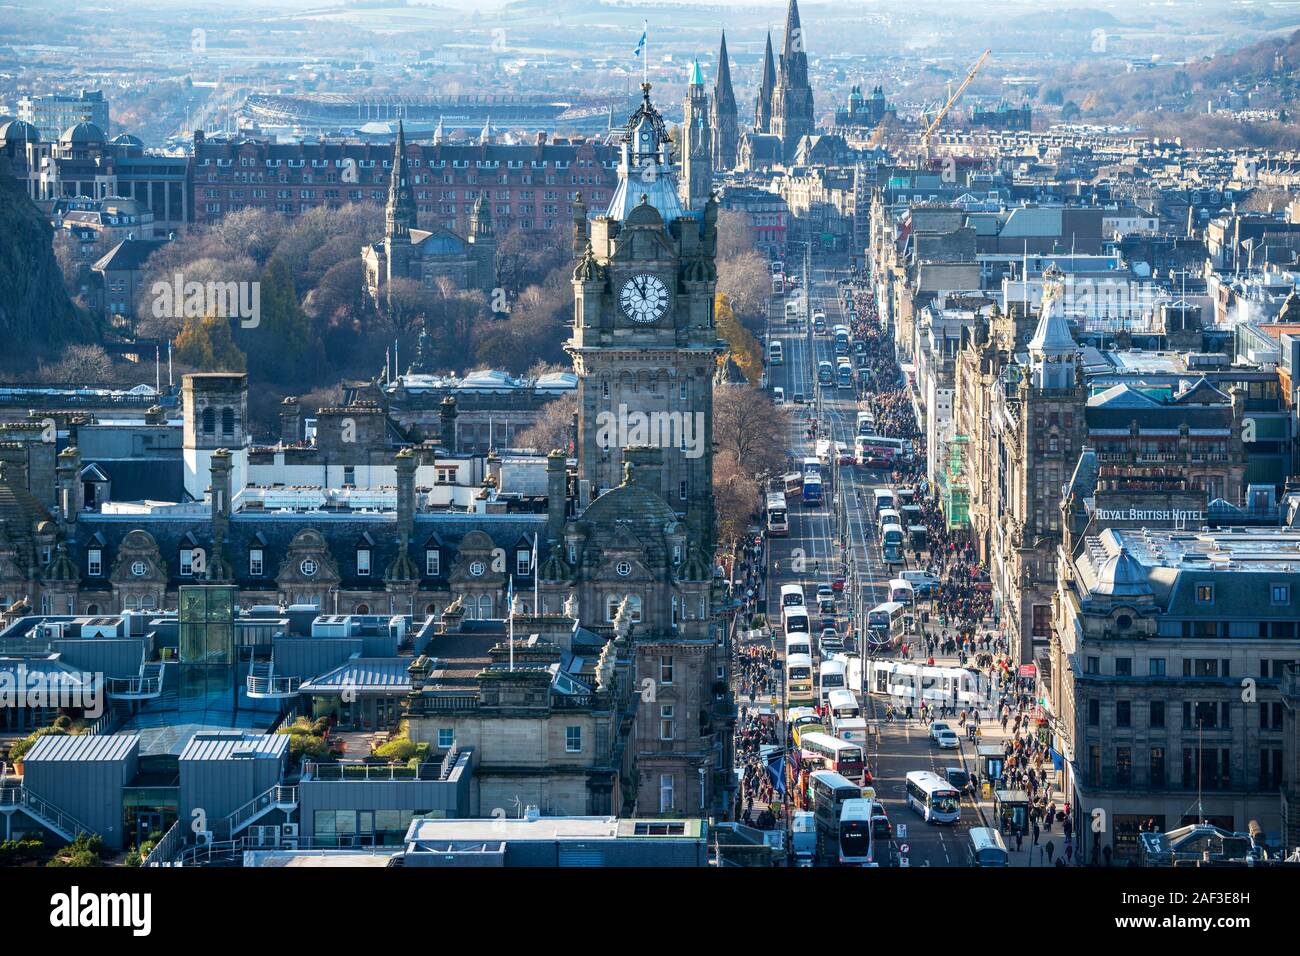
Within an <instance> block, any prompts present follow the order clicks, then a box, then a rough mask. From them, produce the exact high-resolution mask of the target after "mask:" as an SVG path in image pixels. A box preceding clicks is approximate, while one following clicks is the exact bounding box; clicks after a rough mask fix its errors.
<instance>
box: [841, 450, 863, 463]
mask: <svg viewBox="0 0 1300 956" xmlns="http://www.w3.org/2000/svg"><path fill="white" fill-rule="evenodd" d="M839 463H840V464H841V465H856V464H857V463H858V460H857V459H856V458H854V457H853V452H850V451H846V452H841V453H840V458H839Z"/></svg>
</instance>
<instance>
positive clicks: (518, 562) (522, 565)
mask: <svg viewBox="0 0 1300 956" xmlns="http://www.w3.org/2000/svg"><path fill="white" fill-rule="evenodd" d="M532 558H533V555H532V552H531V551H528V550H526V549H524V548H520V549H519V550H517V551H516V552H515V574H528V573H530V572H531V570H532Z"/></svg>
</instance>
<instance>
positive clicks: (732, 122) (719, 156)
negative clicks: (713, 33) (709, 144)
mask: <svg viewBox="0 0 1300 956" xmlns="http://www.w3.org/2000/svg"><path fill="white" fill-rule="evenodd" d="M710 105H711V112H710V114H709V125H710V126H712V127H713V168H714V169H715V170H728V169H735V168H736V149H737V145H738V144H739V142H740V127H739V124H738V123H737V114H736V93H735V91H734V90H733V89H732V88H731V61H730V59H729V58H728V57H727V34H726V32H725V31H724V32H723V34H722V47H721V48H720V49H719V50H718V75H717V77H716V78H715V79H714V81H713V101H712V103H711V104H710Z"/></svg>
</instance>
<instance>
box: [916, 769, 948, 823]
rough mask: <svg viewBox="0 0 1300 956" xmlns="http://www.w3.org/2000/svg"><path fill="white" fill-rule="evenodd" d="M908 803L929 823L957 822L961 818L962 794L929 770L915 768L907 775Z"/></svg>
mask: <svg viewBox="0 0 1300 956" xmlns="http://www.w3.org/2000/svg"><path fill="white" fill-rule="evenodd" d="M907 805H908V806H909V807H911V808H912V809H913V810H915V811H916V812H917V813H919V814H920V815H921V816H922V817H923V818H924V819H925V821H926V822H927V823H956V822H957V821H958V820H960V819H961V794H959V793H958V792H957V791H956V790H955V789H954V788H953V786H952V784H950V783H949V782H948V781H947V780H945V779H943V777H941V776H939V775H938V774H937V773H931V772H930V771H929V770H913V771H912V772H911V773H909V774H908V775H907Z"/></svg>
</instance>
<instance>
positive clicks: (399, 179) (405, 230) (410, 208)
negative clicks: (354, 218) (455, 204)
mask: <svg viewBox="0 0 1300 956" xmlns="http://www.w3.org/2000/svg"><path fill="white" fill-rule="evenodd" d="M384 225H385V230H384V231H385V234H386V235H387V236H388V238H390V239H393V238H398V239H409V238H410V234H411V230H412V229H414V228H416V210H415V200H414V197H413V196H412V194H411V185H410V183H409V182H408V180H407V177H406V131H405V129H403V127H402V121H401V120H398V121H397V140H396V141H395V142H394V143H393V170H392V173H391V174H390V175H389V178H388V205H387V206H386V207H385V209H384Z"/></svg>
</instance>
